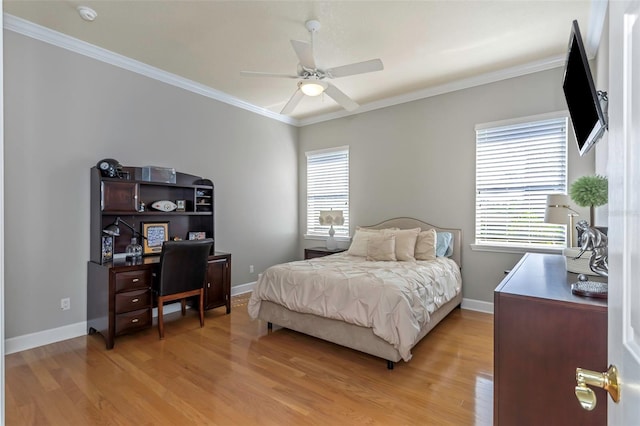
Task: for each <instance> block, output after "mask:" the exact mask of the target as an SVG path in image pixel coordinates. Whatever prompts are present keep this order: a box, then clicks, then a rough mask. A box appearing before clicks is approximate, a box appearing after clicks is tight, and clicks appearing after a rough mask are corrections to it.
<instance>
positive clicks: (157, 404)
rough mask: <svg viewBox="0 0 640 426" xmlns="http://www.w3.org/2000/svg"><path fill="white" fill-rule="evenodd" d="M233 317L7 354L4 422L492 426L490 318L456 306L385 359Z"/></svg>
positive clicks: (239, 312)
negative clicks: (110, 345)
mask: <svg viewBox="0 0 640 426" xmlns="http://www.w3.org/2000/svg"><path fill="white" fill-rule="evenodd" d="M233 305H234V306H233V307H232V311H231V314H230V315H224V308H221V309H216V310H213V311H208V312H207V314H206V319H205V327H204V328H200V327H199V321H198V319H197V313H196V312H192V311H188V312H187V316H186V317H184V318H181V317H180V315H179V313H175V314H171V315H170V316H168V320H167V321H165V336H166V339H165V340H163V341H160V340H158V332H157V328H156V327H154V328H153V329H149V330H145V331H142V332H140V333H136V334H132V335H129V336H122V337H119V338H117V339H116V344H115V348H114V349H113V350H111V351H107V350H105V343H104V339H102V337H101V336H100V335H92V336H82V337H78V338H75V339H70V340H66V341H64V342H59V343H54V344H51V345H47V346H43V347H39V348H35V349H31V350H28V351H24V352H20V353H16V354H11V355H7V356H6V374H5V378H6V391H5V395H6V402H5V404H6V405H5V414H6V424H7V425H112V424H113V425H131V424H144V425H253V424H260V425H490V424H492V411H493V402H492V400H493V396H492V394H493V337H492V336H493V316H492V315H489V314H482V313H478V312H472V311H467V310H460V309H456V310H454V311H453V312H452V313H451V314H450V315H449V316H448V317H447V318H446V319H445V320H444V321H443V322H442V323H441V324H439V325H438V326H437V327H436V328H435V329H434V330H433V331H432V332H431V333H430V334H429V335H428V336H427V337H425V338H424V339H423V340H422V341H421V342H420V343H419V344H418V345H417V346H416V347H415V348H414V349H413V351H412V352H413V359H412V360H411V361H410V362H408V363H404V362H402V361H401V362H399V363H397V364H396V367H395V369H394V370H387V368H386V362H385V361H383V360H381V359H379V358H375V357H372V356H369V355H365V354H362V353H360V352H356V351H353V350H350V349H346V348H342V347H339V346H337V345H333V344H331V343H327V342H324V341H322V340H318V339H315V338H312V337H308V336H305V335H302V334H299V333H296V332H293V331H290V330H286V329H279V328H278V327H277V326H274V331H273V332H272V333H270V334H269V333H267V327H266V324H265V323H262V322H260V321H251V320H250V319H249V317H248V315H247V312H246V300H245V298H243V297H235V298H234V301H233Z"/></svg>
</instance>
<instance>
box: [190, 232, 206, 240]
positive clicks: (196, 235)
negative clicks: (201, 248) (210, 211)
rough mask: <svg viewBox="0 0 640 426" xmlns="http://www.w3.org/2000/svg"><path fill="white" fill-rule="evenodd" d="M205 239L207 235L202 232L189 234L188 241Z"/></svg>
mask: <svg viewBox="0 0 640 426" xmlns="http://www.w3.org/2000/svg"><path fill="white" fill-rule="evenodd" d="M205 238H207V235H206V233H205V232H202V231H196V232H189V239H190V240H204V239H205Z"/></svg>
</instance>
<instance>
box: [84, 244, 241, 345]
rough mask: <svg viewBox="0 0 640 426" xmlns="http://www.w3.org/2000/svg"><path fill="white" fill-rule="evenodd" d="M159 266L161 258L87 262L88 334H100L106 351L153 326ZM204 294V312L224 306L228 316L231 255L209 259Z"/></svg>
mask: <svg viewBox="0 0 640 426" xmlns="http://www.w3.org/2000/svg"><path fill="white" fill-rule="evenodd" d="M159 264H160V256H147V257H143V258H141V259H138V260H137V261H131V260H126V259H116V260H114V261H113V262H108V263H104V264H100V263H96V262H91V261H90V262H88V266H87V267H88V272H87V276H88V285H87V328H88V333H89V334H93V333H100V334H101V335H102V336H103V337H104V339H105V341H106V344H107V349H112V348H113V345H114V340H115V337H116V336H120V335H123V334H128V333H133V332H136V331H139V330H142V329H145V328H148V327H151V326H152V325H153V319H152V310H153V294H152V289H153V286H154V277H155V275H156V272H157V270H158V266H159ZM204 290H205V302H204V305H205V309H213V308H217V307H219V306H226V310H227V314H228V313H230V312H231V254H229V253H222V252H215V253H214V254H213V255H211V256H209V266H208V269H207V282H206V284H205V287H204Z"/></svg>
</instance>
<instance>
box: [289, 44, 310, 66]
mask: <svg viewBox="0 0 640 426" xmlns="http://www.w3.org/2000/svg"><path fill="white" fill-rule="evenodd" d="M291 46H293V50H295V51H296V55H297V56H298V60H299V61H300V65H302V66H303V67H305V68H308V69H310V70H314V69H316V61H315V59H314V58H313V49H312V47H311V44H309V43H307V42H306V41H299V40H291Z"/></svg>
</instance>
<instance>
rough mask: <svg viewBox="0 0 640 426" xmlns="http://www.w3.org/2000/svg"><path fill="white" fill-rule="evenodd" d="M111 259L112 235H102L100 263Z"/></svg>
mask: <svg viewBox="0 0 640 426" xmlns="http://www.w3.org/2000/svg"><path fill="white" fill-rule="evenodd" d="M112 260H113V237H112V236H111V235H104V236H103V237H102V241H101V253H100V263H106V262H111V261H112Z"/></svg>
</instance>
